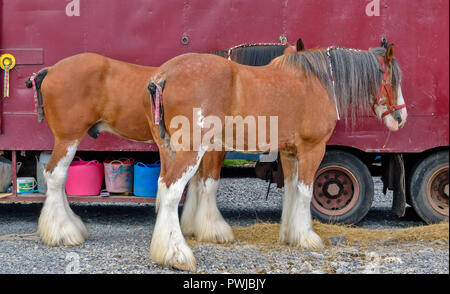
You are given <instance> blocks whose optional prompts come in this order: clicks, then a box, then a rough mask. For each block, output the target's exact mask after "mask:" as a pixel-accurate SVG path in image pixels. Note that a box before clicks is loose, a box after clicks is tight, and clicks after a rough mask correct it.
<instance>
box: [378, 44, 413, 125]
mask: <svg viewBox="0 0 450 294" xmlns="http://www.w3.org/2000/svg"><path fill="white" fill-rule="evenodd" d="M377 56H378V59H379V62H380V64H381V67H382V69H383V80H382V84H381V89H380V90H379V94H378V97H375V100H374V103H373V110H374V112H375V114H376V115H377V117H378V118H379V119H382V120H383V122H384V124H385V125H386V127H387V128H388V129H389V130H391V131H397V130H398V129H400V128H402V127H404V125H405V123H406V119H407V117H408V113H407V111H406V104H405V100H404V98H403V94H402V87H401V72H400V68H399V66H398V64H397V62H396V61H395V59H394V45H393V44H390V45H387V48H386V51H385V54H384V56H383V55H377Z"/></svg>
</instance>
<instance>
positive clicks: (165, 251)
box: [150, 241, 196, 272]
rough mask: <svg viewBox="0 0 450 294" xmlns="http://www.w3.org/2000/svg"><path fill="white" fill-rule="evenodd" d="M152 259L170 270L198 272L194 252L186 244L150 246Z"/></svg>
mask: <svg viewBox="0 0 450 294" xmlns="http://www.w3.org/2000/svg"><path fill="white" fill-rule="evenodd" d="M150 258H151V259H152V260H153V261H155V262H157V263H159V264H161V265H163V266H166V267H168V268H174V269H178V270H182V271H187V272H195V271H196V261H195V257H194V254H193V253H192V250H191V249H190V248H189V247H188V246H187V245H186V244H179V245H176V246H174V245H171V246H170V245H169V246H156V244H154V243H153V241H152V244H151V246H150Z"/></svg>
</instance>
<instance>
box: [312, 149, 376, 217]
mask: <svg viewBox="0 0 450 294" xmlns="http://www.w3.org/2000/svg"><path fill="white" fill-rule="evenodd" d="M373 196H374V188H373V180H372V175H371V174H370V172H369V169H368V168H367V166H366V165H365V164H364V163H363V162H362V161H361V160H360V159H359V158H357V157H356V156H354V155H352V154H350V153H348V152H345V151H328V152H327V153H326V154H325V157H324V159H323V160H322V163H321V164H320V167H319V169H318V170H317V173H316V179H315V182H314V194H313V198H312V202H311V203H312V205H311V212H312V215H313V217H314V218H316V219H318V220H319V221H321V222H324V223H330V222H331V223H344V224H355V223H357V222H359V221H360V220H362V219H363V218H364V217H365V216H366V214H367V212H368V211H369V209H370V207H371V206H372V201H373Z"/></svg>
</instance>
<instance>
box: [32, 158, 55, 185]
mask: <svg viewBox="0 0 450 294" xmlns="http://www.w3.org/2000/svg"><path fill="white" fill-rule="evenodd" d="M51 156H52V153H51V152H41V154H40V155H39V157H37V156H36V180H37V188H38V191H39V193H42V194H45V193H46V192H47V182H46V180H45V177H44V170H45V166H46V165H47V163H48V162H49V160H50V157H51Z"/></svg>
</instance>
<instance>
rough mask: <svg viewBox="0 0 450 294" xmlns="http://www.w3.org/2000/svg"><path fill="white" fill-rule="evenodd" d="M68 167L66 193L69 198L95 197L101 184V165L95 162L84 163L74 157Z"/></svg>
mask: <svg viewBox="0 0 450 294" xmlns="http://www.w3.org/2000/svg"><path fill="white" fill-rule="evenodd" d="M75 159H78V160H74V161H72V163H71V164H70V166H69V176H68V177H67V182H66V193H67V195H70V196H97V195H99V194H100V191H101V189H102V184H103V164H101V163H100V162H98V161H97V160H93V161H84V160H82V159H81V158H80V157H78V156H76V157H75Z"/></svg>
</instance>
